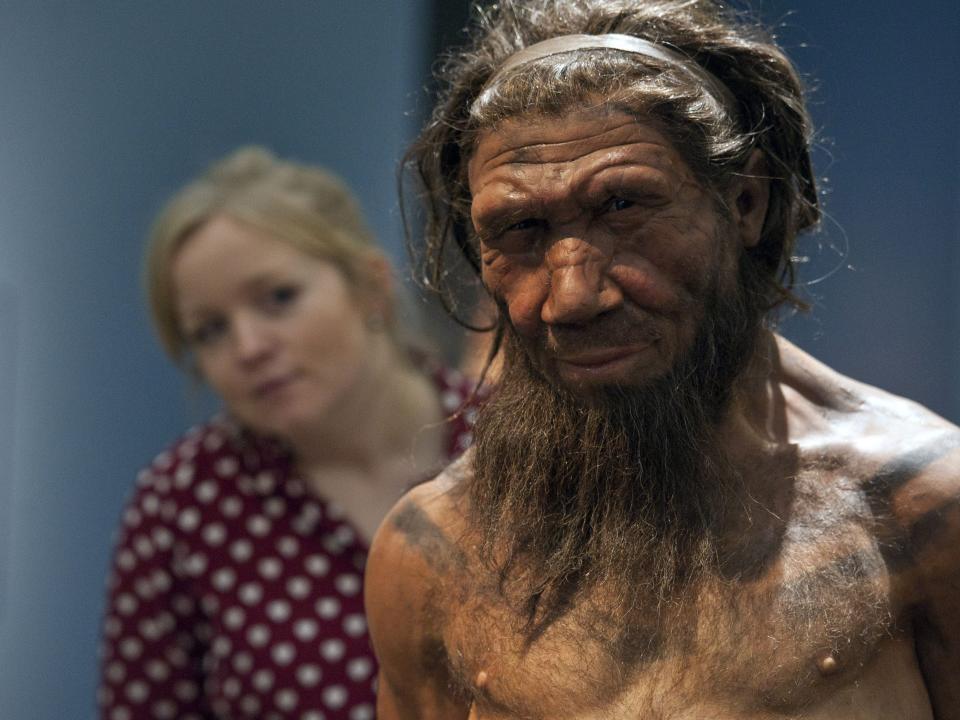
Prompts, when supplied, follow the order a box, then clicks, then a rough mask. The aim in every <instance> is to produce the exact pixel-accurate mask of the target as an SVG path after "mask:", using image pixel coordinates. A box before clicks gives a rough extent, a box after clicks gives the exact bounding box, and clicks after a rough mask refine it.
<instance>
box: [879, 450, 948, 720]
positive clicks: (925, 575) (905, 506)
mask: <svg viewBox="0 0 960 720" xmlns="http://www.w3.org/2000/svg"><path fill="white" fill-rule="evenodd" d="M958 447H960V438H957V437H956V436H952V437H948V438H946V439H944V440H942V441H940V442H939V443H937V444H936V445H935V446H934V447H930V448H927V449H926V450H925V451H924V452H925V453H926V460H927V462H925V463H921V464H918V467H916V468H915V470H916V472H915V473H914V474H913V476H912V477H910V478H909V479H905V482H904V483H903V485H902V487H901V488H900V489H899V491H897V492H896V493H895V494H894V496H893V497H892V498H891V499H892V502H893V504H892V508H893V511H894V515H895V517H896V518H897V520H898V522H899V524H900V526H901V527H902V529H903V532H904V535H905V542H904V546H903V547H904V554H905V556H906V557H905V561H906V562H907V563H909V568H908V569H907V570H906V574H907V576H908V577H909V578H910V580H911V585H912V586H913V589H912V593H911V594H912V595H913V598H912V599H913V601H914V606H915V608H916V614H915V622H914V632H915V642H916V650H917V659H918V662H919V664H920V669H921V671H922V673H923V677H924V680H925V682H926V686H927V691H928V693H929V695H930V701H931V705H932V706H933V709H934V716H935V717H936V718H937V720H960V449H958ZM920 465H922V466H920Z"/></svg>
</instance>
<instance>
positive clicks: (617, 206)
mask: <svg viewBox="0 0 960 720" xmlns="http://www.w3.org/2000/svg"><path fill="white" fill-rule="evenodd" d="M635 204H636V203H635V202H633V200H626V199H625V198H621V197H612V198H610V200H608V201H607V207H606V210H607V211H608V212H619V211H620V210H626V209H627V208H632V207H633V206H634V205H635Z"/></svg>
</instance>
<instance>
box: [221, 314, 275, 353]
mask: <svg viewBox="0 0 960 720" xmlns="http://www.w3.org/2000/svg"><path fill="white" fill-rule="evenodd" d="M230 334H231V341H232V342H231V344H232V346H233V352H234V356H235V357H236V359H237V361H238V362H239V363H240V364H241V365H247V366H251V365H257V364H258V363H259V362H260V361H262V360H263V359H264V358H267V357H269V356H270V354H271V353H272V352H273V348H274V345H275V340H274V338H273V335H272V333H271V332H270V329H269V328H268V327H267V323H265V322H264V321H263V320H261V319H259V318H255V317H253V316H251V315H247V314H242V315H237V316H235V317H234V318H233V321H232V327H231V333H230Z"/></svg>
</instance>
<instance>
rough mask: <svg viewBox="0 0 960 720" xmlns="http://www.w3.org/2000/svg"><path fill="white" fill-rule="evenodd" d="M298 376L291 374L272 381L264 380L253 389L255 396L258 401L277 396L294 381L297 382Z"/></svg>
mask: <svg viewBox="0 0 960 720" xmlns="http://www.w3.org/2000/svg"><path fill="white" fill-rule="evenodd" d="M296 377H297V376H296V374H295V373H291V374H289V375H283V376H281V377H276V378H271V379H270V380H264V381H263V382H261V383H258V384H257V385H256V386H254V388H253V395H254V397H256V398H257V399H258V400H263V399H264V398H268V397H270V396H272V395H275V394H277V393H278V392H280V391H281V390H283V389H284V388H286V387H287V386H288V385H290V384H291V383H292V382H293V381H294V380H296Z"/></svg>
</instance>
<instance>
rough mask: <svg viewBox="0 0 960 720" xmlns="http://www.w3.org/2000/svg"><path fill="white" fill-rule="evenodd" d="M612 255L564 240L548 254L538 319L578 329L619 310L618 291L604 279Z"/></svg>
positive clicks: (582, 243) (587, 244) (591, 246)
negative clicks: (546, 283) (544, 293)
mask: <svg viewBox="0 0 960 720" xmlns="http://www.w3.org/2000/svg"><path fill="white" fill-rule="evenodd" d="M611 260H612V257H611V254H610V253H609V252H607V251H605V250H604V249H603V248H600V247H598V246H596V245H594V244H591V243H588V242H585V241H583V240H580V239H579V238H564V239H562V240H559V241H557V242H555V243H554V244H553V246H552V247H550V249H549V250H548V251H547V255H546V263H547V268H548V272H549V278H550V280H549V282H550V285H549V288H548V290H547V299H546V301H545V302H544V304H543V308H542V310H541V313H540V317H541V319H542V320H543V322H545V323H547V324H549V325H554V324H557V325H564V324H569V325H577V324H581V323H585V322H589V321H590V320H592V319H593V318H595V317H596V316H597V315H601V314H603V313H605V312H607V311H609V310H612V309H614V308H616V307H619V306H620V305H621V304H622V302H623V295H622V293H621V291H620V288H619V287H618V286H617V284H616V283H614V282H613V281H612V280H611V279H610V278H609V277H608V275H607V270H608V269H609V267H610V262H611Z"/></svg>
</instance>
